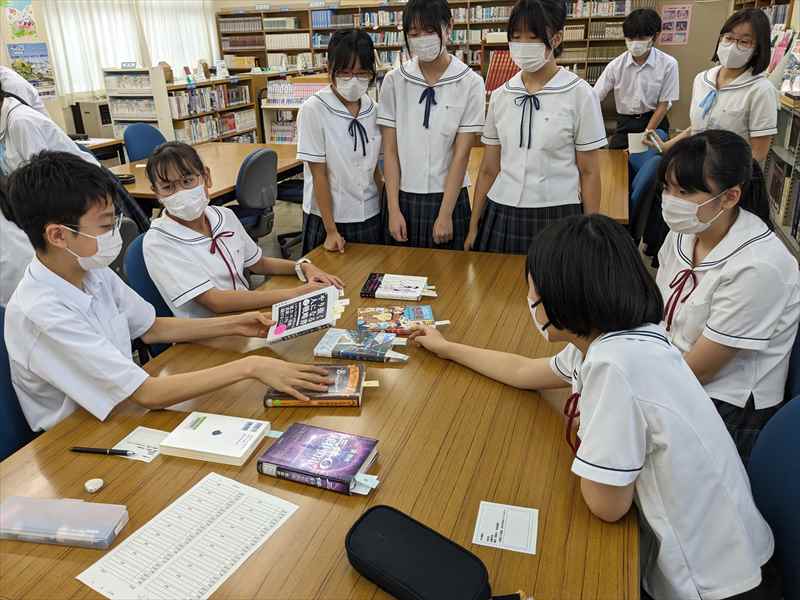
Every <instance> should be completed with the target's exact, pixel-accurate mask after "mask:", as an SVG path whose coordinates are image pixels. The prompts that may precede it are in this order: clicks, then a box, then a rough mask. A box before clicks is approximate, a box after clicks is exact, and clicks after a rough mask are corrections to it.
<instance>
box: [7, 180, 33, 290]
mask: <svg viewBox="0 0 800 600" xmlns="http://www.w3.org/2000/svg"><path fill="white" fill-rule="evenodd" d="M5 188H6V182H5V181H3V182H2V183H0V306H5V305H6V304H8V301H9V300H10V299H11V295H12V294H13V293H14V290H15V289H17V284H19V282H20V280H21V279H22V276H23V274H24V273H25V269H27V268H28V265H29V264H30V262H31V259H32V258H33V246H31V243H30V242H29V241H28V236H27V235H25V232H24V231H22V230H21V229H20V228H19V227H17V224H16V223H15V222H14V214H13V211H12V209H11V204H10V202H8V198H7V196H6V189H5Z"/></svg>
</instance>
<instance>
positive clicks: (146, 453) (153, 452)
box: [114, 426, 169, 463]
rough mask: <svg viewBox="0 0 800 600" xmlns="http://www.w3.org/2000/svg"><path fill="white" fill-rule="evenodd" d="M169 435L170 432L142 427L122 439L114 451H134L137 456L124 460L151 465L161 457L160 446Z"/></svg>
mask: <svg viewBox="0 0 800 600" xmlns="http://www.w3.org/2000/svg"><path fill="white" fill-rule="evenodd" d="M168 435H169V431H161V430H160V429H150V428H149V427H141V426H140V427H137V428H136V429H134V430H133V431H131V432H130V433H129V434H128V435H126V436H125V437H124V438H122V440H121V441H120V442H118V443H117V445H116V446H114V450H132V451H133V452H135V453H136V454H134V455H133V456H123V457H122V458H127V459H129V460H140V461H142V462H147V463H149V462H152V460H153V459H154V458H155V457H156V456H158V455H159V452H160V450H159V445H160V444H161V442H163V441H164V438H165V437H167V436H168Z"/></svg>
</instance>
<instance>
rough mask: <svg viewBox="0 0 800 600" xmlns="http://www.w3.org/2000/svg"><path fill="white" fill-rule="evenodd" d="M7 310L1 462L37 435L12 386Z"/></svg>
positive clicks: (0, 320)
mask: <svg viewBox="0 0 800 600" xmlns="http://www.w3.org/2000/svg"><path fill="white" fill-rule="evenodd" d="M5 320H6V309H5V308H3V307H2V306H0V460H5V459H6V457H8V456H10V455H12V454H13V453H14V452H16V451H17V450H19V449H20V448H22V447H23V446H24V445H25V444H27V443H28V442H30V441H31V440H32V439H33V438H34V437H36V435H35V434H34V433H33V431H31V428H30V426H29V425H28V421H26V420H25V415H23V414H22V409H21V408H20V406H19V400H18V399H17V393H16V392H15V391H14V386H13V385H11V365H10V363H9V362H8V351H6V338H5Z"/></svg>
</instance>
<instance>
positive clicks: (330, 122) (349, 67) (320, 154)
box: [297, 29, 384, 254]
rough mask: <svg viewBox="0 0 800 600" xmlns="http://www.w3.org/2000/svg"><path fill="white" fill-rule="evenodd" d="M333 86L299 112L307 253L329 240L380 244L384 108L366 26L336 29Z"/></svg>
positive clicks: (331, 48)
mask: <svg viewBox="0 0 800 600" xmlns="http://www.w3.org/2000/svg"><path fill="white" fill-rule="evenodd" d="M328 73H329V77H330V80H331V85H330V86H328V87H326V88H325V89H323V90H320V91H319V92H317V93H316V94H314V95H313V96H311V97H310V98H309V99H308V100H306V101H305V102H304V103H303V106H302V107H301V109H300V113H299V114H298V116H297V138H298V143H297V158H299V159H300V160H302V161H303V162H304V167H303V181H304V184H303V254H308V253H309V252H310V251H311V250H313V249H314V248H316V247H317V246H319V245H321V244H323V245H324V246H325V249H326V250H329V251H331V252H344V248H345V244H346V243H347V242H353V243H360V244H381V243H383V241H384V235H383V228H382V223H381V217H380V208H381V207H380V191H379V190H380V189H381V188H382V187H383V177H382V175H381V172H380V169H379V168H378V158H379V157H380V153H381V133H380V130H379V129H378V124H377V118H378V107H377V104H376V103H375V102H373V100H372V98H370V97H369V96H368V95H367V89H368V88H369V86H370V84H371V83H372V82H373V81H375V76H376V72H375V49H374V47H373V45H372V39H371V38H370V37H369V35H368V34H367V33H366V32H364V31H361V30H354V29H348V30H346V31H337V32H335V33H334V34H333V35H332V36H331V41H330V43H329V44H328Z"/></svg>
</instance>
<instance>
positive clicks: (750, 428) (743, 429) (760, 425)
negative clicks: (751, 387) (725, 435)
mask: <svg viewBox="0 0 800 600" xmlns="http://www.w3.org/2000/svg"><path fill="white" fill-rule="evenodd" d="M711 401H712V402H713V403H714V406H716V407H717V412H719V415H720V416H721V417H722V420H723V421H724V423H725V427H727V428H728V432H729V433H730V434H731V437H732V438H733V443H734V444H736V449H737V450H738V451H739V456H741V457H742V462H743V463H744V465H745V466H747V463H748V462H750V453H751V452H752V451H753V448H754V447H755V445H756V440H758V434H760V433H761V430H762V429H764V425H766V424H767V421H769V420H770V419H771V418H772V415H774V414H775V413H776V412H778V411H779V410H780V408H781V407H782V406H783V403H780V404H778V405H777V406H770V407H769V408H761V409H758V410H757V409H756V405H755V400H754V399H753V395H752V394H750V397H749V398H748V399H747V403H746V404H745V405H744V408H739V407H738V406H734V405H733V404H728V403H727V402H725V401H723V400H716V399H714V398H712V399H711Z"/></svg>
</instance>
